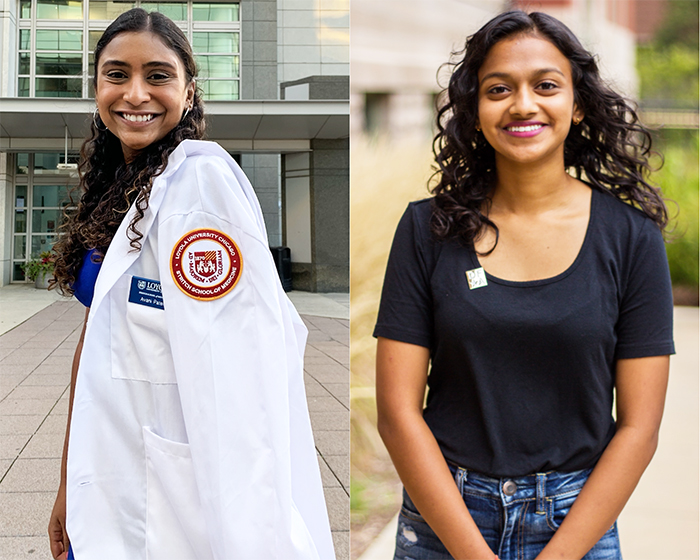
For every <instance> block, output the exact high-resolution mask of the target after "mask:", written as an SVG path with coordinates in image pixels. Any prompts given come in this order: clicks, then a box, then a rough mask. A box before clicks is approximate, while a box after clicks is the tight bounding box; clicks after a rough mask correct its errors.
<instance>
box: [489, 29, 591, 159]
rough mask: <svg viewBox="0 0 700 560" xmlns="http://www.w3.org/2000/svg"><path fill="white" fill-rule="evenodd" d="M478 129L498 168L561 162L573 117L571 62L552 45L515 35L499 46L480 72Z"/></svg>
mask: <svg viewBox="0 0 700 560" xmlns="http://www.w3.org/2000/svg"><path fill="white" fill-rule="evenodd" d="M478 75H479V125H480V127H481V129H482V131H483V133H484V136H485V137H486V140H487V141H488V143H489V144H490V145H491V146H492V147H493V149H494V150H495V151H496V166H497V167H499V166H502V165H509V164H535V165H542V164H545V163H547V162H552V161H558V160H561V166H562V168H563V165H564V140H565V139H566V136H567V135H568V133H569V129H570V127H571V122H572V119H573V118H576V119H580V118H583V113H582V112H581V111H580V110H579V109H578V108H577V107H576V105H575V103H574V86H573V81H572V78H571V65H570V63H569V61H568V59H567V58H566V57H565V56H564V55H563V54H562V53H561V51H559V49H557V47H555V46H554V45H553V44H552V43H550V42H549V41H547V40H545V39H542V38H540V37H537V36H533V35H517V36H515V37H510V38H508V39H504V40H503V41H500V42H499V43H496V44H495V45H494V46H493V47H492V48H491V50H490V51H489V53H488V55H487V57H486V60H485V61H484V63H483V64H482V66H481V68H480V69H479V74H478Z"/></svg>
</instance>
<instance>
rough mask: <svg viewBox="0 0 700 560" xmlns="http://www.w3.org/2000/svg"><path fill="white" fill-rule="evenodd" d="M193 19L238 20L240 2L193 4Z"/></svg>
mask: <svg viewBox="0 0 700 560" xmlns="http://www.w3.org/2000/svg"><path fill="white" fill-rule="evenodd" d="M192 20H193V21H238V4H213V3H212V4H209V3H202V4H200V3H198V2H197V3H193V4H192Z"/></svg>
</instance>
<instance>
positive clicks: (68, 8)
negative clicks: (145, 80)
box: [36, 0, 83, 19]
mask: <svg viewBox="0 0 700 560" xmlns="http://www.w3.org/2000/svg"><path fill="white" fill-rule="evenodd" d="M36 17H37V19H83V2H82V0H61V1H60V2H57V1H56V0H37V3H36Z"/></svg>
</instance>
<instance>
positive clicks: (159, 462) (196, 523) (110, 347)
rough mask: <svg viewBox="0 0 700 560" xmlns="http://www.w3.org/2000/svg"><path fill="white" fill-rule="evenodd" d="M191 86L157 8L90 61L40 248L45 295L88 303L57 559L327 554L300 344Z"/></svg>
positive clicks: (115, 27)
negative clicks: (88, 120) (49, 227)
mask: <svg viewBox="0 0 700 560" xmlns="http://www.w3.org/2000/svg"><path fill="white" fill-rule="evenodd" d="M195 75H196V68H195V63H194V59H193V56H192V51H191V48H190V45H189V44H188V42H187V39H186V37H185V36H184V34H183V33H182V32H181V31H180V30H179V29H178V27H177V26H176V25H175V24H173V22H171V21H170V20H169V19H168V18H166V17H165V16H163V15H161V14H159V13H155V12H154V13H151V14H148V13H146V12H145V11H143V10H141V9H133V10H130V11H128V12H126V13H125V14H123V15H122V16H120V17H119V18H118V19H117V20H115V22H114V23H112V25H110V27H109V28H108V29H107V30H106V31H105V33H104V35H103V36H102V38H101V39H100V41H99V42H98V44H97V46H96V48H95V78H94V80H95V102H96V104H97V109H96V112H95V117H94V122H93V126H92V135H91V137H90V138H89V139H88V140H87V141H86V142H85V144H84V146H83V149H82V156H83V157H82V164H81V188H82V193H83V194H82V197H81V199H80V201H79V203H78V204H77V209H76V211H75V212H74V213H73V214H72V215H71V216H70V218H69V220H68V222H67V225H66V232H65V234H64V235H63V236H62V237H61V239H60V240H59V242H58V243H57V245H56V248H55V250H56V253H57V255H58V257H57V261H56V271H55V276H56V282H55V284H54V285H55V286H57V287H58V288H59V290H61V291H63V292H64V293H75V294H76V296H77V297H78V298H79V299H80V300H81V301H82V302H83V303H84V304H85V305H86V306H87V308H88V309H87V312H86V322H85V327H84V328H83V333H82V336H81V338H80V342H79V344H78V348H77V350H76V356H75V359H74V366H73V373H72V384H71V405H70V414H69V420H68V422H69V424H68V430H67V433H66V443H65V447H64V454H63V455H64V456H63V464H62V469H61V484H60V488H59V492H58V496H57V499H56V504H55V506H54V510H53V513H52V515H51V521H50V524H49V535H50V541H51V552H52V555H53V557H54V558H57V559H64V558H72V557H74V558H76V559H77V560H84V559H92V558H100V559H115V560H123V559H126V558H128V559H130V560H134V559H138V558H144V559H145V558H151V559H168V560H174V559H183V560H204V559H208V558H211V559H231V558H236V559H263V558H270V559H272V558H285V559H290V560H291V559H322V560H326V559H328V558H331V559H332V558H334V552H333V545H332V541H331V536H330V530H329V525H328V517H327V514H326V508H325V503H324V499H323V493H322V488H321V480H320V475H319V470H318V464H317V462H316V454H315V450H314V444H313V438H312V434H311V427H310V422H309V416H308V410H307V408H306V401H305V394H304V386H303V372H302V368H303V362H302V360H303V350H304V345H305V341H306V329H305V327H304V325H303V323H302V322H301V320H300V318H299V316H298V314H297V313H296V311H295V310H294V308H293V306H292V305H291V303H290V302H289V300H288V299H287V298H286V296H285V294H284V291H283V290H282V288H281V286H280V283H279V280H278V277H277V274H276V271H275V267H274V264H273V261H272V257H271V255H270V252H269V249H268V246H267V235H266V232H265V226H264V223H263V219H262V214H261V211H260V207H259V204H258V201H257V199H256V197H255V194H254V192H253V190H252V188H251V186H250V183H249V182H248V180H247V178H246V177H245V175H244V174H243V172H242V171H241V170H240V168H239V167H238V166H237V165H236V163H235V162H234V161H233V159H232V158H231V157H230V156H229V155H228V154H227V153H226V152H225V151H224V150H223V149H221V147H219V146H218V145H216V144H213V143H209V142H203V141H201V140H200V139H201V138H202V136H203V131H204V114H203V107H202V103H201V99H200V96H199V93H198V91H197V88H196V84H195ZM98 273H99V274H98Z"/></svg>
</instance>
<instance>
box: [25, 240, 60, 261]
mask: <svg viewBox="0 0 700 560" xmlns="http://www.w3.org/2000/svg"><path fill="white" fill-rule="evenodd" d="M54 243H56V236H55V235H32V253H31V258H32V259H35V258H37V257H38V256H39V255H41V253H43V252H44V251H50V250H51V247H53V244H54Z"/></svg>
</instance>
